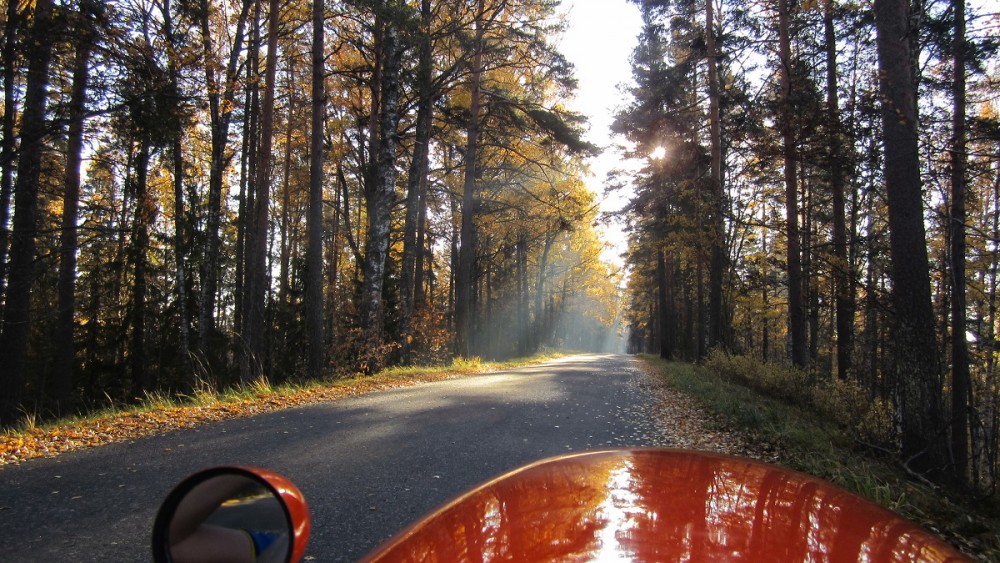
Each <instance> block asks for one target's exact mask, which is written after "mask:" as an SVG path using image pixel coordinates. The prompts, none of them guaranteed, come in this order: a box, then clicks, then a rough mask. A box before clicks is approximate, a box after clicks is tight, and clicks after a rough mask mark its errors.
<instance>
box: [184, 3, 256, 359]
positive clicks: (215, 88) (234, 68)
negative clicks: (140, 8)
mask: <svg viewBox="0 0 1000 563" xmlns="http://www.w3.org/2000/svg"><path fill="white" fill-rule="evenodd" d="M256 1H259V0H244V1H243V4H242V8H241V10H240V16H239V19H238V20H237V23H236V33H235V36H234V39H233V47H232V51H231V52H230V56H229V64H228V66H227V67H226V74H225V78H224V80H225V82H224V88H225V90H224V91H223V92H221V96H220V85H219V84H218V80H217V78H216V75H215V64H216V61H215V45H214V41H213V40H212V34H211V31H210V30H211V26H210V24H209V20H208V18H209V15H210V14H211V13H212V12H211V8H210V6H209V0H201V4H200V8H201V10H200V15H201V19H200V21H199V23H200V25H201V39H202V52H203V56H204V58H205V81H206V83H207V86H208V104H209V117H210V119H211V126H210V129H211V136H212V153H211V161H210V168H209V179H208V218H207V221H206V223H207V224H206V229H207V232H206V243H205V258H204V262H203V263H202V276H201V279H202V287H201V303H200V312H199V316H200V327H199V334H198V347H199V349H200V350H201V353H202V354H206V355H207V354H209V349H208V348H209V338H210V337H211V335H212V334H213V333H214V332H215V295H216V292H217V291H218V282H219V248H220V244H221V243H220V241H219V228H220V222H221V217H222V184H223V180H224V179H225V178H224V176H225V167H226V145H227V143H228V140H229V121H230V116H231V115H232V113H231V112H230V111H228V109H226V108H229V107H232V105H233V103H234V99H235V89H236V73H237V72H238V70H239V67H238V65H237V63H238V61H239V54H240V51H242V48H243V33H244V27H245V25H246V19H247V14H248V13H249V10H250V5H251V4H254V3H256Z"/></svg>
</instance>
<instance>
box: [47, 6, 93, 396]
mask: <svg viewBox="0 0 1000 563" xmlns="http://www.w3.org/2000/svg"><path fill="white" fill-rule="evenodd" d="M99 8H100V7H99V6H98V5H96V3H95V2H93V1H90V0H87V1H83V2H81V3H80V13H79V20H78V21H79V24H80V27H79V29H78V30H77V36H76V37H77V43H76V61H75V66H74V68H73V87H72V93H71V94H70V102H69V120H68V123H69V124H68V128H67V139H66V176H65V181H64V183H63V186H64V187H63V212H62V222H61V230H60V233H59V281H58V284H57V285H58V293H59V305H58V308H57V311H58V312H57V318H56V330H55V342H56V344H57V345H56V346H55V351H54V354H53V358H52V363H53V367H52V402H53V406H54V410H55V412H56V413H57V414H64V413H66V412H68V409H69V408H70V405H71V402H72V401H71V397H72V393H73V371H74V363H75V362H74V358H75V354H76V347H75V345H74V339H73V333H74V330H73V329H74V325H75V316H76V251H77V228H76V221H77V210H78V208H79V203H80V163H81V161H82V155H81V151H82V149H83V120H84V106H85V105H86V102H87V80H88V79H89V77H90V73H89V70H88V64H89V62H90V51H91V47H92V44H93V43H92V39H91V33H92V30H93V28H92V25H93V21H92V20H93V18H94V17H95V15H96V11H97V10H98V9H99Z"/></svg>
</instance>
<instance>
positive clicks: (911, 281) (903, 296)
mask: <svg viewBox="0 0 1000 563" xmlns="http://www.w3.org/2000/svg"><path fill="white" fill-rule="evenodd" d="M910 15H911V14H910V3H909V2H908V1H907V0H876V1H875V29H876V41H877V45H878V66H879V78H880V80H879V83H880V90H881V94H882V104H881V112H882V127H883V131H884V133H883V135H884V138H883V143H884V147H885V184H886V196H887V200H888V206H889V252H890V258H891V269H890V277H891V279H892V305H893V311H892V313H893V318H892V322H893V344H894V358H893V360H894V361H893V366H894V367H893V371H894V372H895V377H896V382H897V387H898V390H897V401H898V409H899V416H900V422H901V424H902V455H903V458H904V459H905V460H906V461H907V463H908V464H909V466H910V467H911V468H912V469H913V470H914V471H919V472H924V473H927V472H937V471H940V470H942V469H943V468H944V467H945V466H946V465H947V456H946V455H945V448H944V444H945V440H944V438H943V436H942V432H943V431H944V427H943V425H942V419H941V388H940V385H939V379H938V377H939V371H938V369H939V366H938V362H937V358H936V357H935V352H934V351H935V350H936V349H937V347H936V344H935V340H936V339H935V335H934V312H933V307H932V304H931V288H930V280H929V278H928V272H929V271H930V268H929V263H928V258H927V238H926V234H925V230H924V215H923V199H922V186H921V179H920V159H919V156H918V152H917V144H918V142H917V87H916V80H915V78H914V76H913V65H911V64H910V61H911V54H912V52H913V51H912V50H911V49H912V44H911V41H912V40H913V38H914V33H915V29H914V28H913V27H912V25H911V24H912V21H913V20H912V19H911V17H910Z"/></svg>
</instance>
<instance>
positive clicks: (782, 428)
mask: <svg viewBox="0 0 1000 563" xmlns="http://www.w3.org/2000/svg"><path fill="white" fill-rule="evenodd" d="M642 359H643V361H645V362H646V363H647V365H649V366H650V367H652V368H653V369H654V370H655V372H656V373H658V374H660V375H661V376H662V378H663V380H664V381H665V382H666V383H667V385H669V386H671V387H673V388H674V389H677V390H678V391H681V392H683V393H686V394H688V395H689V396H692V397H694V398H695V399H696V400H697V401H699V402H700V403H701V404H702V406H703V407H704V408H705V409H706V410H708V411H709V412H710V413H712V414H713V415H715V417H716V419H717V420H719V421H720V424H722V425H723V426H724V427H725V428H726V429H729V430H735V431H737V432H740V433H742V434H743V435H744V436H746V437H747V439H748V440H749V442H750V444H749V449H750V455H754V456H757V457H761V458H762V459H764V460H765V461H772V462H776V463H778V464H780V465H784V466H786V467H789V468H792V469H795V470H797V471H802V472H803V473H809V474H811V475H816V476H818V477H821V478H823V479H826V480H828V481H831V482H833V483H836V484H837V485H839V486H841V487H843V488H845V489H847V490H849V491H852V492H854V493H856V494H858V495H860V496H862V497H865V498H868V499H870V500H872V501H874V502H876V503H877V504H880V505H882V506H884V507H886V508H888V509H890V510H892V511H894V512H897V513H899V514H902V515H903V516H905V517H906V518H909V519H910V520H913V521H915V522H919V523H920V524H922V525H923V526H924V527H925V528H928V529H931V530H933V531H935V532H937V533H938V534H940V535H941V536H943V537H944V538H945V539H947V540H948V541H950V542H951V543H953V544H954V545H956V546H957V547H959V548H960V549H962V550H963V551H964V552H966V553H968V554H970V555H973V556H975V557H978V558H981V559H982V560H984V561H1000V505H998V502H997V499H996V498H995V496H994V497H992V498H986V499H983V498H972V497H969V496H966V495H963V494H961V493H958V492H955V491H946V490H943V489H933V488H931V487H929V486H928V485H926V484H924V483H920V482H916V481H914V480H913V479H911V478H909V477H908V475H907V474H906V472H905V471H904V470H903V468H902V467H901V466H900V465H899V463H898V462H897V461H896V460H895V459H894V458H893V457H892V456H890V455H888V454H885V453H882V452H878V451H876V450H874V449H872V448H869V447H866V446H863V445H861V444H860V443H859V442H857V441H856V440H855V439H854V437H853V436H852V435H851V433H850V431H849V430H848V429H847V428H844V427H843V426H840V425H838V424H836V423H834V422H832V421H830V420H829V419H828V418H826V417H824V416H822V415H820V414H817V412H816V410H815V409H810V408H803V407H801V406H798V405H796V404H794V403H793V402H791V401H788V400H782V399H776V398H774V397H772V396H769V395H767V394H765V393H763V392H761V391H758V390H755V389H753V388H751V387H748V386H745V385H743V384H740V383H738V382H734V381H731V380H729V379H726V378H723V377H720V376H719V375H717V374H716V373H713V372H711V371H709V370H707V369H705V368H703V367H699V366H696V365H693V364H688V363H681V362H667V361H664V360H662V359H660V358H658V357H655V356H643V357H642Z"/></svg>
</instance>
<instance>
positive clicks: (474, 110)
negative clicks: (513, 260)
mask: <svg viewBox="0 0 1000 563" xmlns="http://www.w3.org/2000/svg"><path fill="white" fill-rule="evenodd" d="M484 9H485V6H484V0H478V4H477V8H476V35H475V40H474V41H475V42H474V43H473V46H472V48H473V49H475V52H474V53H473V55H472V65H471V68H470V73H469V96H470V102H469V122H468V127H467V130H466V144H465V180H464V182H463V187H462V235H461V236H462V244H461V247H460V248H459V253H458V272H456V275H455V284H456V285H455V347H456V350H455V351H456V353H457V354H458V355H459V356H463V357H469V356H471V355H472V350H471V347H470V345H469V342H470V339H471V336H472V335H471V330H472V285H473V282H474V275H475V266H476V221H475V219H476V213H477V211H478V210H477V207H478V197H477V194H476V178H477V176H478V152H479V119H480V117H479V113H480V110H481V107H480V104H481V103H482V101H481V99H480V97H481V92H480V81H481V80H482V73H483V35H484V29H483V26H484V23H483V12H484Z"/></svg>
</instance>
